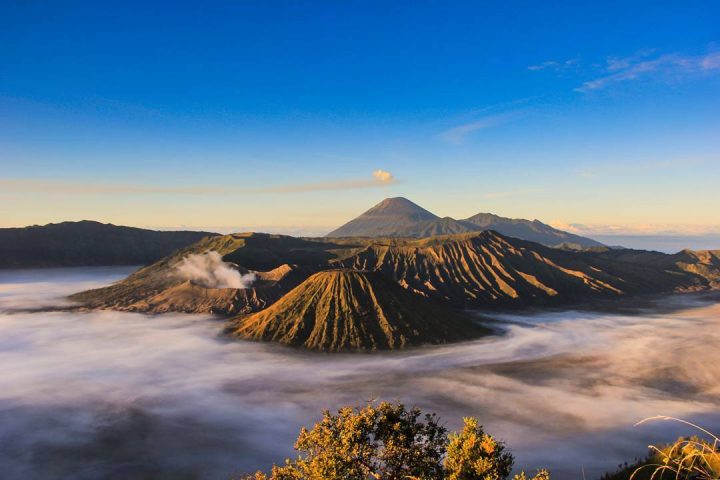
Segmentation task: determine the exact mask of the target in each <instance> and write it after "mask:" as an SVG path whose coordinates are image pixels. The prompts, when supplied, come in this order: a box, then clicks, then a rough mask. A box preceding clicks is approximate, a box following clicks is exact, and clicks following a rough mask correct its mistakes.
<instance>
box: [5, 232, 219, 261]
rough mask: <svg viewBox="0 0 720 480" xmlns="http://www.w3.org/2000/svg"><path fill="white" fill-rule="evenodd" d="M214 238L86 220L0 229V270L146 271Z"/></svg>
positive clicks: (196, 233) (212, 234)
mask: <svg viewBox="0 0 720 480" xmlns="http://www.w3.org/2000/svg"><path fill="white" fill-rule="evenodd" d="M214 235H217V234H215V233H208V232H190V231H176V232H172V231H167V232H162V231H156V230H146V229H142V228H133V227H122V226H117V225H112V224H105V223H99V222H92V221H89V220H84V221H81V222H63V223H51V224H48V225H44V226H32V227H25V228H0V268H43V267H80V266H97V265H147V264H149V263H152V262H155V261H157V260H159V259H161V258H162V257H164V256H166V255H170V254H171V253H173V252H174V251H176V250H177V249H179V248H183V247H185V246H187V245H191V244H193V243H195V242H197V241H198V240H200V239H202V238H204V237H208V236H214Z"/></svg>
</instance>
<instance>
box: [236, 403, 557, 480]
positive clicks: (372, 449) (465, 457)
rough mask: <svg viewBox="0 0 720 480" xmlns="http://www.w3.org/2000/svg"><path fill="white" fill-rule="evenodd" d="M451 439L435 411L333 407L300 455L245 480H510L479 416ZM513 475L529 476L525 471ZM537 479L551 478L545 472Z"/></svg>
mask: <svg viewBox="0 0 720 480" xmlns="http://www.w3.org/2000/svg"><path fill="white" fill-rule="evenodd" d="M464 422H465V425H464V427H463V429H462V431H461V432H459V433H453V434H451V435H450V436H449V437H448V435H447V430H446V429H445V427H443V426H442V425H440V424H439V423H438V418H437V417H436V415H435V414H425V415H423V414H422V412H421V411H420V410H419V409H417V408H412V409H409V410H408V409H406V408H405V406H404V405H402V404H391V403H386V402H383V403H380V404H379V405H377V406H375V405H373V404H370V405H367V406H365V407H364V408H361V409H356V408H350V407H346V408H342V409H340V410H339V411H338V413H337V414H331V413H330V412H328V411H325V412H324V413H323V418H322V419H321V420H320V421H319V422H318V423H316V424H315V426H314V427H313V428H312V429H311V430H308V429H305V428H303V429H302V430H301V431H300V435H299V436H298V439H297V442H296V443H295V449H296V450H298V452H300V454H299V456H298V457H297V458H296V459H295V460H290V459H288V460H286V461H285V465H283V466H274V467H273V468H272V471H271V472H270V475H269V476H268V475H266V474H264V473H262V472H257V473H256V474H254V475H251V476H249V477H246V480H250V479H252V480H372V479H375V480H443V479H447V480H505V479H507V478H508V476H509V475H510V472H511V470H512V466H513V461H514V459H513V456H512V454H511V453H510V452H509V451H507V449H506V447H505V445H504V444H503V443H502V442H499V441H497V440H496V439H495V438H493V437H492V436H491V435H488V434H487V433H485V432H484V431H483V429H482V427H481V426H479V425H478V421H477V419H475V418H466V419H465V420H464ZM515 480H527V477H526V476H525V473H522V474H520V475H516V476H515ZM533 480H550V476H549V474H548V473H547V471H545V470H541V471H540V472H538V474H537V475H536V476H535V477H533Z"/></svg>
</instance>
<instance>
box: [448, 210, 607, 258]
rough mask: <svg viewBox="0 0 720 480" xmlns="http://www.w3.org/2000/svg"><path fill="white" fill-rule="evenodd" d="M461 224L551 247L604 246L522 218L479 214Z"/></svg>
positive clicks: (536, 221)
mask: <svg viewBox="0 0 720 480" xmlns="http://www.w3.org/2000/svg"><path fill="white" fill-rule="evenodd" d="M461 222H462V223H463V224H465V225H467V224H472V225H474V226H475V228H474V229H475V230H494V231H496V232H498V233H501V234H503V235H506V236H508V237H515V238H520V239H522V240H527V241H529V242H536V243H541V244H543V245H547V246H549V247H559V246H566V247H572V248H578V249H582V248H590V247H602V246H603V244H602V243H600V242H598V241H595V240H592V239H590V238H587V237H581V236H580V235H575V234H573V233H568V232H565V231H562V230H558V229H557V228H553V227H551V226H550V225H547V224H545V223H543V222H541V221H540V220H532V221H530V220H524V219H522V218H505V217H500V216H498V215H493V214H492V213H478V214H477V215H473V216H472V217H470V218H466V219H464V220H461Z"/></svg>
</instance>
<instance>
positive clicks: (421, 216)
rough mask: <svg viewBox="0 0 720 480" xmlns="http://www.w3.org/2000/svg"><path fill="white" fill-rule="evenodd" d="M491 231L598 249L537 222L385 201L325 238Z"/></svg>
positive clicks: (401, 200)
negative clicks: (449, 213) (455, 214)
mask: <svg viewBox="0 0 720 480" xmlns="http://www.w3.org/2000/svg"><path fill="white" fill-rule="evenodd" d="M484 230H494V231H497V232H499V233H502V234H503V235H507V236H510V237H515V238H519V239H522V240H528V241H531V242H537V243H541V244H543V245H547V246H550V247H558V246H566V247H572V248H589V247H601V246H603V245H602V244H601V243H600V242H596V241H595V240H591V239H589V238H585V237H581V236H579V235H574V234H571V233H568V232H564V231H562V230H558V229H556V228H553V227H551V226H550V225H546V224H544V223H542V222H540V221H538V220H533V221H530V220H523V219H512V218H504V217H500V216H497V215H493V214H490V213H478V214H477V215H473V216H472V217H470V218H467V219H465V220H455V219H453V218H450V217H444V218H440V217H438V216H436V215H434V214H432V213H430V212H429V211H427V210H425V209H424V208H422V207H420V206H418V205H416V204H415V203H413V202H411V201H410V200H408V199H406V198H402V197H396V198H387V199H385V200H383V201H382V202H380V203H379V204H377V205H375V206H374V207H373V208H371V209H370V210H368V211H367V212H365V213H363V214H362V215H360V216H359V217H357V218H355V219H353V220H351V221H349V222H348V223H346V224H345V225H343V226H341V227H340V228H338V229H336V230H333V231H332V232H330V233H328V234H327V235H326V237H329V238H339V237H413V238H425V237H432V236H437V235H451V234H456V233H465V232H477V231H484Z"/></svg>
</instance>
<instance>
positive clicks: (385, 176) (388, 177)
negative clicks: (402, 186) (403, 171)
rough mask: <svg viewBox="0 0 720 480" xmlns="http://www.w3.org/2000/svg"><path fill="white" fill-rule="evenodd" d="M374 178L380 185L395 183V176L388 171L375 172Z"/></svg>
mask: <svg viewBox="0 0 720 480" xmlns="http://www.w3.org/2000/svg"><path fill="white" fill-rule="evenodd" d="M373 177H375V179H377V181H378V182H380V183H392V182H394V181H395V177H393V174H392V173H390V172H388V171H386V170H379V169H378V170H375V171H373Z"/></svg>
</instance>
